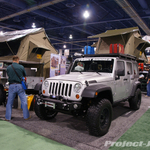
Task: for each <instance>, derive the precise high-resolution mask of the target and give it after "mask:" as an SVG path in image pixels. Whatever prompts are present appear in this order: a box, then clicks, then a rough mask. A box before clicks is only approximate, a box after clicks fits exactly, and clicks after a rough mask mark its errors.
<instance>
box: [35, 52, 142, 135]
mask: <svg viewBox="0 0 150 150" xmlns="http://www.w3.org/2000/svg"><path fill="white" fill-rule="evenodd" d="M138 78H139V72H138V65H137V62H136V59H135V57H133V56H129V55H125V54H98V55H85V56H83V57H81V58H77V59H76V60H75V61H74V63H73V64H72V66H71V69H70V71H69V74H65V75H60V76H56V77H51V78H47V79H45V81H44V82H43V83H42V85H41V84H37V85H36V86H35V90H38V91H39V94H38V95H36V96H35V100H36V102H35V113H36V115H37V116H38V117H39V118H41V119H45V120H47V119H52V118H54V117H55V116H56V115H57V113H58V112H63V113H70V114H73V115H80V114H84V115H86V123H87V127H88V130H89V133H90V134H92V135H95V136H102V135H104V134H106V133H107V132H108V130H109V127H110V124H111V120H112V106H113V105H114V104H115V103H118V102H120V101H126V100H128V101H129V105H130V107H131V108H132V109H134V110H137V109H139V108H140V104H141V90H140V88H141V85H140V82H139V81H138Z"/></svg>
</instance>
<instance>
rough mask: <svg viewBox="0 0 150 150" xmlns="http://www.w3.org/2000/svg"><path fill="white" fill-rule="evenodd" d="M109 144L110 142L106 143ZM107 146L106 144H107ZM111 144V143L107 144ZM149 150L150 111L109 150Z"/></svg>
mask: <svg viewBox="0 0 150 150" xmlns="http://www.w3.org/2000/svg"><path fill="white" fill-rule="evenodd" d="M108 142H110V141H108ZM107 144H108V143H107ZM109 144H111V143H109ZM134 149H136V150H149V149H150V109H148V110H147V111H146V112H145V113H144V114H143V115H142V117H141V118H140V119H139V120H137V122H135V123H134V124H133V126H131V128H129V129H128V130H127V131H126V132H125V133H124V134H123V135H122V136H121V137H120V138H119V139H118V140H117V141H116V142H115V143H114V146H111V147H109V150H134Z"/></svg>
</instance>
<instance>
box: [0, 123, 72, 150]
mask: <svg viewBox="0 0 150 150" xmlns="http://www.w3.org/2000/svg"><path fill="white" fill-rule="evenodd" d="M35 127H36V126H35ZM0 149H1V150H48V149H49V150H73V148H71V147H68V146H65V145H63V144H60V143H57V142H55V141H53V140H50V139H48V138H45V137H43V136H40V135H38V134H35V133H33V132H30V131H28V130H26V129H23V128H21V127H18V126H16V125H14V124H12V123H10V122H7V121H3V120H0Z"/></svg>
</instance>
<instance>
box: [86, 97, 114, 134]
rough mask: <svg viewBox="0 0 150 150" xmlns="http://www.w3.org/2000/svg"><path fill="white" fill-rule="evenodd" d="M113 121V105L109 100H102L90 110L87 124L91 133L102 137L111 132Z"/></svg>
mask: <svg viewBox="0 0 150 150" xmlns="http://www.w3.org/2000/svg"><path fill="white" fill-rule="evenodd" d="M111 120H112V105H111V103H110V101H109V100H107V99H102V100H100V101H99V102H97V103H95V104H93V105H92V106H90V107H89V108H88V111H87V116H86V123H87V127H88V130H89V133H90V134H91V135H94V136H102V135H104V134H106V133H107V132H108V130H109V127H110V124H111Z"/></svg>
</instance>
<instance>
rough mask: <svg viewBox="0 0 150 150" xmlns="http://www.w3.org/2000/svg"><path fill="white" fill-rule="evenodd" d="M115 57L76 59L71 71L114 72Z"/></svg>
mask: <svg viewBox="0 0 150 150" xmlns="http://www.w3.org/2000/svg"><path fill="white" fill-rule="evenodd" d="M113 62H114V60H113V59H98V58H95V59H82V60H76V61H75V62H74V65H73V67H72V69H71V72H106V73H112V70H113Z"/></svg>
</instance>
